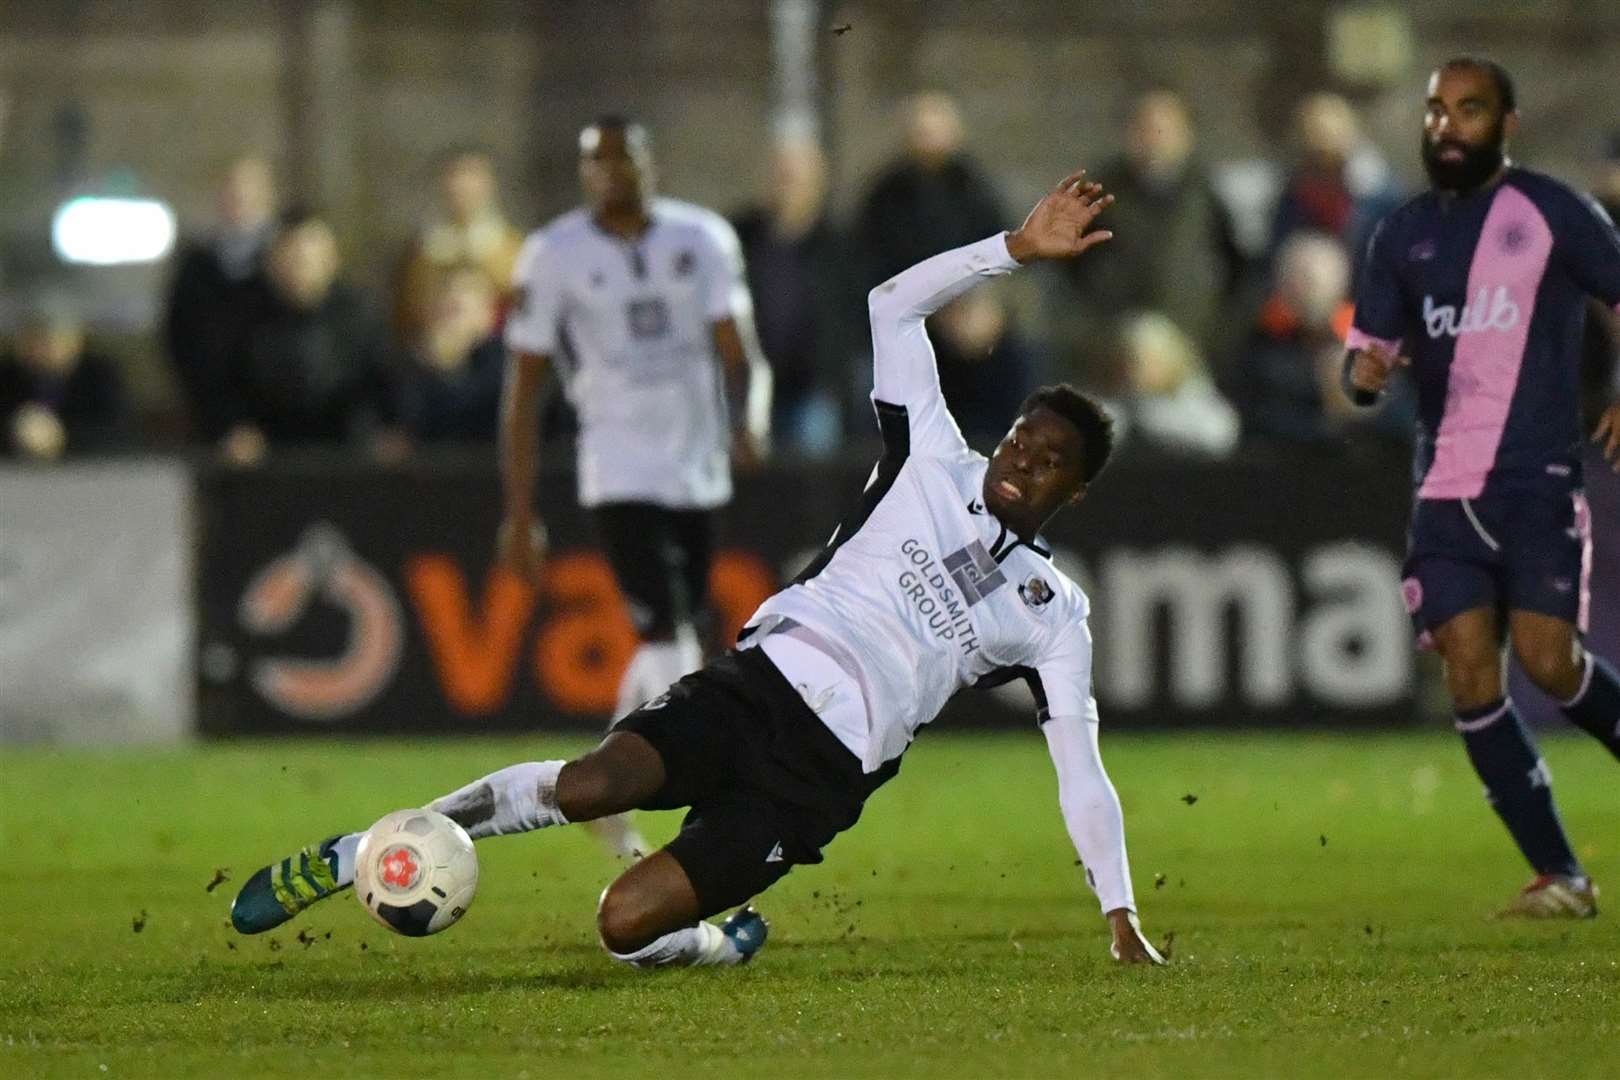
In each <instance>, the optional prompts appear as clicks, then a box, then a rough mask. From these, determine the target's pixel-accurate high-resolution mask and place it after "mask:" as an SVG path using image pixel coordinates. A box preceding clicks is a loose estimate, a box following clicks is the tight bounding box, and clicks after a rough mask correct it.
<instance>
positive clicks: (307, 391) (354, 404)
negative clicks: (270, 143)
mask: <svg viewBox="0 0 1620 1080" xmlns="http://www.w3.org/2000/svg"><path fill="white" fill-rule="evenodd" d="M339 266H340V263H339V258H338V247H337V238H336V237H335V236H334V235H333V233H332V228H331V226H330V225H328V224H327V222H326V221H325V220H324V219H323V218H321V217H320V216H318V215H316V214H313V213H311V212H309V211H306V210H292V211H289V212H288V213H287V214H285V215H283V217H282V220H281V223H280V227H279V228H278V229H277V231H276V235H275V238H274V239H273V240H272V241H271V243H270V251H269V255H268V259H267V264H266V269H267V273H266V280H265V283H264V285H263V287H262V288H261V289H260V290H259V291H258V295H257V296H256V297H255V298H254V299H253V301H252V302H251V303H250V305H249V312H248V315H247V318H246V319H245V320H244V325H243V328H242V336H241V339H240V342H239V344H238V346H237V356H238V357H239V363H238V365H237V369H236V375H237V378H236V391H237V393H236V395H235V399H234V401H233V402H232V405H233V409H234V414H235V417H234V421H235V422H234V423H233V424H232V426H231V428H230V431H229V432H228V433H227V435H226V436H225V440H224V442H223V445H222V450H223V452H224V455H225V458H226V460H228V461H230V462H232V463H234V464H239V465H251V464H256V463H257V462H258V461H260V460H261V459H262V458H263V457H264V455H265V452H266V451H267V449H269V448H270V447H273V446H285V447H294V446H302V445H310V444H321V443H324V444H337V443H341V442H343V441H345V440H349V439H352V438H355V437H357V436H361V435H365V434H369V433H376V432H377V431H378V430H379V428H378V425H379V423H380V422H381V421H383V420H385V419H388V418H390V416H391V414H392V412H393V409H392V405H393V402H392V396H391V394H390V392H389V387H388V372H389V365H388V362H387V350H386V348H385V344H384V341H385V339H384V335H383V332H382V327H381V325H380V323H379V321H378V320H377V319H376V317H375V316H374V315H373V313H372V311H371V309H370V307H369V305H368V304H367V303H366V301H365V299H364V298H363V297H362V296H361V295H360V293H358V292H357V291H356V290H354V289H353V288H351V287H350V286H348V285H347V284H345V283H344V282H342V281H340V280H339V278H338V271H339Z"/></svg>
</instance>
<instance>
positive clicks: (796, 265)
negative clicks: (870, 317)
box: [733, 138, 865, 457]
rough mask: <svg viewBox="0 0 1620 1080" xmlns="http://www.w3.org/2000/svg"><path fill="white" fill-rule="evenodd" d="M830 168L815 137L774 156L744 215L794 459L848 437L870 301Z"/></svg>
mask: <svg viewBox="0 0 1620 1080" xmlns="http://www.w3.org/2000/svg"><path fill="white" fill-rule="evenodd" d="M826 195H827V163H826V159H825V158H824V157H823V156H822V153H821V148H820V147H819V146H817V145H816V143H815V142H814V141H813V140H810V139H808V138H798V139H787V140H784V141H782V142H780V143H778V144H777V146H776V148H775V150H774V151H773V152H772V155H771V163H770V181H769V185H768V187H767V190H766V192H765V195H764V198H763V199H762V200H761V201H760V203H759V204H758V205H756V206H753V207H750V208H748V209H747V210H745V211H743V212H742V213H741V214H740V215H738V216H737V218H736V220H735V221H734V222H733V225H734V226H735V227H736V229H737V237H738V239H739V240H740V241H741V242H742V248H743V257H744V260H745V261H746V263H747V267H748V287H749V290H750V291H751V292H752V293H753V296H754V318H755V322H756V325H757V327H758V330H759V340H760V344H761V346H762V347H763V348H764V350H765V356H766V359H768V360H769V361H770V364H771V369H772V373H773V375H774V377H775V393H776V396H775V401H774V405H773V413H774V415H773V419H772V424H771V429H772V431H773V433H774V434H775V437H776V442H777V445H778V446H779V447H781V448H783V449H786V450H788V451H790V452H798V453H801V454H807V455H810V456H813V457H826V456H828V455H830V454H832V453H833V452H834V451H836V450H837V449H838V447H839V445H840V440H841V439H842V437H843V415H842V414H843V401H844V398H845V397H846V396H847V394H846V391H847V389H848V385H849V381H850V371H849V366H850V360H851V358H852V357H853V356H854V354H855V353H856V352H857V351H858V350H859V349H861V348H862V347H863V345H864V337H863V336H862V335H861V334H860V333H859V329H860V327H861V326H862V325H863V316H864V307H865V305H864V298H863V297H862V296H861V294H860V290H859V288H858V286H857V285H856V281H855V273H854V271H853V269H852V267H851V266H850V252H849V249H848V245H847V244H846V243H845V240H844V237H843V236H842V235H841V234H840V233H839V231H838V228H837V226H836V225H834V223H833V222H832V220H831V218H830V216H829V215H828V213H827V203H826Z"/></svg>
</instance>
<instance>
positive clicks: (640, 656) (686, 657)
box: [613, 626, 703, 718]
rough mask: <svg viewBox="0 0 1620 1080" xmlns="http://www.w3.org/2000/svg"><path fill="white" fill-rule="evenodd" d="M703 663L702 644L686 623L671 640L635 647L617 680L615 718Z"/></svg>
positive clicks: (633, 709)
mask: <svg viewBox="0 0 1620 1080" xmlns="http://www.w3.org/2000/svg"><path fill="white" fill-rule="evenodd" d="M702 666H703V646H702V645H701V644H700V643H699V642H698V636H697V631H696V630H695V629H693V628H692V627H690V626H681V627H678V628H677V629H676V631H675V638H674V640H673V641H649V642H645V643H643V644H642V645H640V646H638V647H637V648H636V652H635V655H634V656H632V657H631V658H630V664H629V666H627V667H626V668H625V669H624V677H623V678H621V679H620V680H619V700H618V705H617V706H616V707H615V708H614V710H613V715H614V717H615V718H618V717H621V716H626V715H628V714H629V713H631V712H633V711H635V710H636V709H638V708H640V707H641V706H642V705H644V704H645V703H647V702H649V701H651V700H652V699H653V698H655V697H657V696H658V695H659V694H662V693H663V692H664V691H665V690H668V689H669V688H670V685H671V684H672V683H674V682H675V681H676V680H677V679H679V678H680V677H681V676H682V675H689V674H691V673H692V672H694V671H696V670H697V669H698V668H700V667H702Z"/></svg>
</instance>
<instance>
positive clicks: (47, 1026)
mask: <svg viewBox="0 0 1620 1080" xmlns="http://www.w3.org/2000/svg"><path fill="white" fill-rule="evenodd" d="M582 745H583V744H582V743H579V742H577V741H559V740H530V741H526V742H525V741H516V740H502V741H495V740H490V741H483V740H469V741H458V742H444V743H413V744H403V743H394V742H370V743H360V744H347V743H335V742H330V743H313V742H304V743H293V742H274V743H258V744H236V745H228V746H224V745H221V746H205V747H200V748H188V749H180V750H155V751H146V750H143V751H127V752H119V753H110V752H81V751H32V750H30V751H18V750H15V749H13V750H8V751H6V752H5V753H4V755H3V756H0V828H3V840H4V845H3V848H0V850H3V851H4V854H5V866H6V872H5V874H4V875H3V878H0V880H3V885H0V902H3V910H4V912H5V918H6V929H5V932H4V934H3V935H0V978H3V983H0V1075H5V1076H177V1075H199V1076H214V1075H227V1074H232V1075H249V1076H287V1077H299V1078H301V1080H308V1078H309V1077H312V1076H320V1075H343V1076H379V1077H380V1076H398V1075H408V1076H432V1077H459V1076H467V1077H478V1078H486V1077H495V1076H525V1075H526V1076H530V1077H535V1078H537V1080H538V1078H542V1077H545V1078H567V1080H574V1078H585V1077H595V1076H647V1075H657V1076H658V1077H660V1080H680V1078H683V1077H703V1078H705V1080H713V1078H714V1077H717V1076H733V1075H770V1076H773V1077H777V1078H781V1077H790V1076H800V1075H806V1076H808V1075H818V1076H841V1077H843V1076H848V1077H864V1076H872V1077H876V1076H884V1077H890V1076H893V1077H930V1078H939V1077H945V1076H1082V1075H1085V1076H1091V1075H1096V1076H1113V1075H1121V1074H1128V1075H1132V1076H1226V1075H1230V1076H1260V1075H1289V1076H1306V1075H1319V1076H1335V1077H1337V1076H1377V1077H1381V1078H1382V1077H1387V1076H1388V1075H1391V1074H1392V1073H1393V1072H1395V1071H1396V1070H1399V1072H1400V1074H1401V1075H1402V1076H1403V1077H1408V1076H1410V1077H1419V1076H1446V1077H1453V1076H1510V1075H1511V1076H1515V1077H1523V1076H1535V1075H1548V1076H1552V1075H1556V1076H1559V1077H1578V1076H1605V1075H1606V1076H1613V1075H1615V1070H1616V1068H1617V1066H1616V1064H1615V1063H1616V1060H1617V1058H1616V1057H1615V1047H1616V1046H1617V1045H1620V966H1617V964H1620V923H1617V921H1616V919H1615V918H1614V917H1613V916H1612V915H1607V916H1605V917H1603V918H1600V919H1598V920H1595V921H1591V922H1583V923H1567V922H1566V923H1552V924H1530V923H1502V922H1493V921H1490V920H1488V919H1487V918H1486V916H1487V915H1488V913H1489V912H1490V911H1491V910H1492V909H1493V908H1494V907H1495V906H1497V905H1498V904H1499V903H1500V902H1502V901H1503V900H1505V899H1506V898H1507V896H1508V894H1509V893H1510V892H1511V891H1512V889H1513V888H1514V887H1516V886H1518V885H1519V884H1521V883H1522V881H1523V879H1524V877H1525V873H1524V871H1523V869H1522V867H1521V865H1520V864H1519V862H1518V859H1517V856H1516V854H1515V853H1514V852H1513V850H1512V848H1511V847H1510V845H1509V843H1508V841H1507V838H1506V835H1505V833H1504V832H1503V831H1502V828H1501V826H1500V825H1499V824H1498V823H1497V822H1496V820H1495V819H1494V818H1493V817H1492V816H1491V814H1490V813H1489V812H1488V811H1487V810H1486V809H1485V807H1484V806H1483V805H1482V803H1481V800H1480V796H1479V789H1478V784H1477V782H1476V781H1475V780H1474V778H1473V776H1472V775H1471V773H1470V772H1469V771H1468V768H1467V764H1466V762H1465V761H1464V759H1463V755H1462V752H1461V749H1460V747H1459V746H1457V745H1456V743H1455V740H1454V738H1453V737H1451V736H1449V735H1434V736H1415V735H1409V736H1390V735H1377V736H1355V737H1333V738H1321V737H1313V738H1307V737H1302V736H1288V737H1282V736H1276V737H1267V736H1241V737H1210V736H1190V735H1175V736H1124V735H1115V736H1113V737H1110V738H1109V739H1108V740H1107V744H1106V745H1105V753H1106V755H1107V759H1108V763H1109V767H1110V771H1111V772H1112V774H1113V777H1114V779H1115V782H1116V785H1117V786H1118V787H1119V789H1120V792H1121V795H1122V798H1123V800H1124V802H1125V806H1126V821H1127V828H1128V831H1129V838H1130V842H1131V854H1132V857H1133V862H1134V868H1135V874H1136V887H1137V892H1138V899H1139V902H1140V906H1141V909H1142V914H1143V919H1144V922H1145V926H1146V928H1147V930H1148V932H1149V935H1150V937H1152V938H1153V940H1155V941H1163V940H1165V939H1166V938H1167V937H1169V936H1170V935H1171V933H1172V932H1173V934H1174V937H1173V941H1172V943H1171V949H1170V950H1169V951H1171V952H1172V954H1173V966H1172V967H1170V968H1168V969H1164V970H1157V971H1147V970H1140V969H1134V970H1121V969H1118V968H1117V967H1115V966H1114V965H1113V964H1111V962H1110V961H1109V960H1108V959H1107V957H1106V953H1105V947H1106V943H1107V942H1106V936H1105V934H1104V930H1103V924H1102V921H1101V920H1100V919H1099V917H1098V915H1097V910H1096V905H1095V903H1094V901H1093V899H1092V897H1091V895H1090V894H1089V893H1088V892H1087V891H1086V890H1085V888H1084V885H1083V883H1082V881H1081V876H1080V871H1079V870H1078V869H1077V868H1076V867H1075V865H1074V858H1073V853H1072V850H1071V849H1070V847H1069V844H1068V841H1067V839H1066V837H1065V835H1064V833H1063V828H1062V823H1061V819H1060V818H1059V816H1058V813H1057V809H1056V806H1055V794H1054V783H1053V780H1052V777H1051V767H1050V765H1049V763H1048V762H1047V760H1046V757H1045V753H1044V748H1043V746H1042V744H1041V742H1040V740H1039V739H1038V738H1037V737H1036V736H1034V734H1033V733H1027V734H1023V735H1017V736H1014V735H1008V736H1000V737H992V736H960V735H948V734H946V735H941V734H935V735H931V736H929V737H925V738H924V739H923V740H922V742H921V743H920V744H919V746H918V747H917V748H916V749H915V750H914V751H913V752H912V753H911V754H910V755H908V757H907V759H906V766H905V768H904V769H903V770H902V772H901V774H900V777H899V778H898V779H897V780H895V781H894V782H892V783H891V784H890V785H889V786H888V787H887V788H885V789H884V790H883V791H881V792H879V793H878V795H877V796H876V797H875V798H874V799H873V801H872V802H871V803H870V804H869V806H868V810H867V814H866V817H865V819H864V820H863V821H862V822H861V824H860V825H859V826H857V828H856V829H855V830H854V831H853V832H851V833H849V834H847V835H845V836H843V837H841V838H840V839H839V840H838V841H836V842H835V843H834V844H833V846H832V847H831V848H830V849H829V852H828V854H829V860H828V862H827V863H826V864H824V865H822V866H819V867H808V868H802V869H800V870H798V871H796V872H795V873H794V874H792V875H791V876H790V877H789V878H788V879H787V880H785V881H784V882H782V884H780V885H779V886H777V888H776V889H774V890H772V891H771V892H770V893H769V894H767V895H766V897H765V899H764V900H763V901H762V903H761V907H762V909H763V910H764V911H765V912H766V914H767V915H768V916H769V917H770V918H771V920H772V923H773V926H772V939H771V943H770V944H769V945H768V946H767V947H766V949H765V951H764V952H763V953H762V954H761V956H760V958H759V959H758V960H757V961H756V962H755V963H754V964H753V965H751V966H750V967H747V968H743V969H736V970H718V971H717V970H701V971H666V972H657V973H650V974H648V973H638V972H634V971H630V970H627V969H624V968H621V967H619V966H617V965H615V964H613V963H612V962H610V961H609V960H608V959H607V958H606V957H605V956H604V955H603V954H602V953H601V952H600V951H599V950H598V948H597V947H596V945H595V942H594V936H593V932H592V919H591V916H592V911H593V905H594V901H595V897H596V895H597V893H598V891H599V890H600V889H601V888H602V886H603V885H604V884H605V883H606V881H607V880H608V879H609V877H610V876H611V874H612V866H611V863H610V861H609V860H608V858H607V857H606V856H605V855H604V854H602V853H601V852H600V851H599V850H598V849H597V848H596V847H595V846H594V841H592V840H591V838H590V837H588V836H586V835H584V833H583V832H582V831H581V830H577V829H568V830H559V831H553V832H550V833H544V834H541V835H538V836H527V837H515V838H513V837H506V838H500V839H497V840H493V841H490V842H487V843H484V844H481V845H480V847H479V855H480V859H481V865H482V871H483V879H482V884H481V888H480V892H479V896H478V899H477V901H476V902H475V903H474V905H473V907H472V909H471V911H470V913H469V914H468V916H467V918H466V920H465V922H464V923H462V924H461V925H460V926H457V927H456V928H454V929H453V930H451V931H450V932H449V933H446V934H443V935H440V936H438V937H435V938H430V939H426V940H407V939H404V938H399V937H395V936H393V935H391V934H389V933H388V932H387V931H385V930H383V929H381V928H380V927H378V926H377V925H375V924H374V923H372V922H371V921H370V920H369V919H368V918H367V917H366V916H365V914H364V913H363V912H362V911H361V910H360V908H359V906H358V905H357V904H356V903H355V902H354V901H353V900H352V899H350V897H349V894H344V895H343V896H342V897H339V898H336V899H334V900H331V901H328V902H326V903H325V904H322V905H320V906H318V907H316V908H314V909H312V910H311V911H309V912H307V913H305V914H304V915H303V916H302V917H300V918H299V919H297V920H295V921H294V922H292V923H290V924H288V926H287V927H285V928H284V929H283V931H281V932H277V933H273V934H271V935H265V936H261V937H257V938H242V937H238V936H236V935H235V934H234V933H232V932H231V931H230V930H229V929H228V928H227V926H226V925H225V921H224V920H225V915H226V911H227V908H228V905H229V902H230V899H231V897H232V896H233V895H234V892H235V889H236V887H237V885H238V884H240V882H241V881H242V880H244V879H245V878H246V877H247V875H248V874H249V873H251V872H252V871H253V869H254V868H256V867H257V866H258V865H260V864H261V863H263V862H267V861H269V860H270V859H271V858H272V857H279V856H281V855H283V854H285V853H287V852H288V851H290V850H291V849H292V848H294V847H295V846H297V845H298V844H301V843H304V842H306V841H309V840H314V839H318V838H320V837H322V836H325V835H327V834H328V833H329V832H332V831H335V830H337V829H340V828H359V827H363V826H364V825H365V824H367V823H369V822H370V821H371V820H373V819H374V818H376V817H378V816H380V815H381V814H382V813H383V812H385V811H387V810H390V809H394V808H397V807H398V806H401V805H408V804H412V803H417V802H421V801H425V800H426V799H428V798H429V797H431V796H433V795H436V794H439V793H441V792H442V791H445V790H449V789H450V788H451V787H453V786H456V785H458V784H460V783H463V782H465V781H466V780H467V779H470V778H471V777H473V776H476V775H478V774H480V773H483V772H486V771H489V770H491V769H493V768H496V767H498V766H500V765H503V764H507V763H509V762H511V761H516V760H524V759H531V758H534V757H545V756H556V755H558V754H561V753H565V752H567V751H571V750H577V749H579V748H580V747H581V746H582ZM1547 754H1548V758H1549V760H1550V762H1551V763H1552V765H1553V769H1554V773H1555V775H1556V776H1557V781H1558V793H1559V796H1560V799H1561V802H1562V807H1563V810H1564V814H1565V820H1566V822H1567V823H1568V825H1569V827H1570V829H1571V832H1572V835H1573V836H1574V838H1575V840H1576V843H1577V845H1578V846H1579V848H1580V850H1581V853H1582V855H1583V857H1584V858H1585V859H1586V860H1587V862H1588V864H1589V867H1590V869H1591V870H1592V871H1593V872H1594V874H1595V875H1596V876H1597V877H1598V878H1599V879H1600V880H1608V881H1611V882H1614V883H1615V884H1616V886H1617V887H1620V841H1617V840H1616V834H1615V828H1614V824H1615V817H1616V813H1615V812H1616V809H1617V794H1616V792H1617V788H1616V784H1615V779H1616V775H1617V774H1616V772H1615V771H1614V770H1615V765H1614V762H1613V761H1611V760H1610V759H1609V758H1608V757H1607V755H1605V754H1603V753H1602V751H1601V750H1599V749H1598V748H1597V747H1596V746H1595V745H1592V744H1590V743H1589V742H1582V741H1575V740H1551V741H1549V744H1548V746H1547ZM1192 796H1196V801H1193V799H1192V798H1191V797H1192ZM677 820H678V819H677V818H675V817H674V816H672V815H659V816H652V815H646V816H644V824H645V825H646V826H647V827H648V830H649V832H650V833H651V834H652V835H653V836H654V837H655V838H658V837H662V836H666V835H668V834H669V833H670V832H671V831H672V830H673V829H674V828H675V826H676V824H677ZM216 868H222V869H227V870H228V872H229V876H230V880H229V881H228V882H226V883H224V884H222V885H220V886H219V887H217V888H216V889H215V890H213V891H212V892H209V891H206V886H207V885H208V884H209V882H210V879H211V878H212V877H214V876H215V870H216Z"/></svg>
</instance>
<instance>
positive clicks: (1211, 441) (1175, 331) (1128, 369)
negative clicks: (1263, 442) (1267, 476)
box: [1112, 311, 1240, 458]
mask: <svg viewBox="0 0 1620 1080" xmlns="http://www.w3.org/2000/svg"><path fill="white" fill-rule="evenodd" d="M1116 341H1117V350H1118V351H1117V354H1116V357H1115V376H1114V380H1113V381H1114V384H1115V387H1116V392H1117V393H1118V395H1119V396H1118V397H1116V398H1115V400H1114V402H1113V405H1112V411H1114V412H1115V414H1116V415H1115V420H1116V422H1117V423H1119V424H1120V425H1121V428H1120V429H1119V430H1118V432H1117V433H1116V436H1115V437H1116V438H1118V437H1119V436H1120V435H1121V434H1123V435H1124V436H1125V438H1126V439H1127V440H1129V441H1131V442H1135V443H1137V444H1139V445H1146V446H1150V447H1153V448H1156V449H1158V450H1162V451H1168V452H1171V453H1177V454H1185V455H1189V456H1198V457H1211V458H1220V457H1225V456H1226V455H1228V454H1230V453H1231V452H1232V450H1233V448H1234V447H1236V446H1237V442H1238V434H1239V429H1240V425H1239V422H1238V415H1237V412H1236V410H1234V409H1233V408H1232V406H1231V405H1230V404H1228V403H1227V401H1226V399H1225V398H1223V397H1222V396H1221V394H1220V391H1219V390H1217V389H1216V388H1215V381H1214V380H1213V379H1212V378H1210V375H1209V371H1208V369H1207V368H1206V367H1205V365H1204V359H1203V357H1202V356H1200V355H1199V353H1198V346H1197V345H1196V344H1194V342H1193V340H1192V339H1191V338H1190V337H1188V336H1187V335H1186V334H1185V333H1183V332H1182V331H1181V329H1180V328H1179V327H1177V326H1176V324H1175V323H1174V322H1172V321H1171V320H1170V319H1169V317H1168V316H1165V315H1163V314H1160V313H1159V312H1156V311H1148V312H1138V313H1136V314H1134V315H1130V316H1127V317H1126V318H1125V319H1124V320H1123V321H1122V322H1121V323H1120V328H1119V333H1118V336H1117V339H1116Z"/></svg>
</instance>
